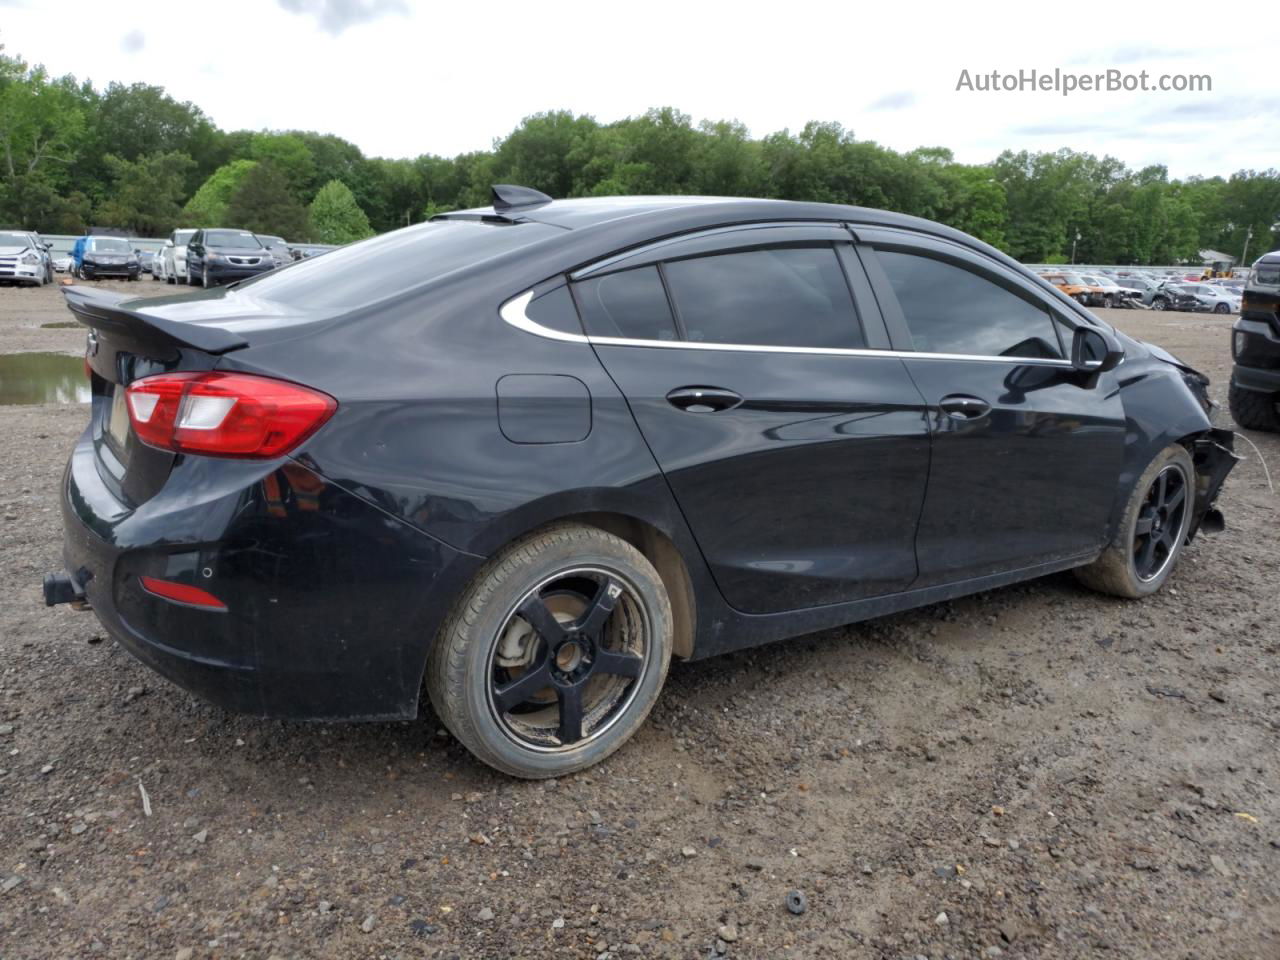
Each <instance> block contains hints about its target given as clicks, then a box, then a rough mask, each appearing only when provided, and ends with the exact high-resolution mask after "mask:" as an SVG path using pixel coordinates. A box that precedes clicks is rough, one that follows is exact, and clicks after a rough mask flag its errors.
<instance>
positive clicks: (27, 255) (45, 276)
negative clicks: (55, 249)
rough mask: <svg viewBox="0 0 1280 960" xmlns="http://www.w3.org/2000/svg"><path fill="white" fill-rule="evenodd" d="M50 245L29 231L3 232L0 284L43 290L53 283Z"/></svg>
mask: <svg viewBox="0 0 1280 960" xmlns="http://www.w3.org/2000/svg"><path fill="white" fill-rule="evenodd" d="M53 272H54V271H53V258H52V257H50V256H49V244H47V243H45V242H44V241H43V240H41V239H40V235H39V234H38V233H33V232H31V231H29V230H0V283H12V284H18V285H21V286H29V287H43V286H44V285H45V284H46V283H52V282H53Z"/></svg>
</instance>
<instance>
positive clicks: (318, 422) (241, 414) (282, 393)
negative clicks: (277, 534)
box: [126, 373, 338, 458]
mask: <svg viewBox="0 0 1280 960" xmlns="http://www.w3.org/2000/svg"><path fill="white" fill-rule="evenodd" d="M126 396H127V397H128V400H129V419H130V420H131V421H132V422H133V430H134V433H136V434H137V435H138V439H139V440H141V441H142V442H143V443H145V444H147V445H148V446H152V447H159V448H160V449H162V450H173V451H174V452H176V453H198V454H203V455H205V456H213V457H248V458H269V457H279V456H283V455H284V454H286V453H288V452H289V451H290V450H292V449H294V448H295V447H297V446H298V444H300V443H302V441H303V440H305V439H307V437H309V436H311V434H313V433H315V432H316V430H318V429H320V427H321V426H322V425H323V424H324V422H325V421H326V420H328V419H329V418H330V417H331V416H333V412H334V411H335V410H337V409H338V402H337V401H336V400H334V399H333V397H331V396H329V395H328V394H325V393H321V392H320V391H318V390H312V389H310V388H308V387H303V386H299V385H298V384H296V383H289V382H287V381H285V380H274V379H272V378H270V377H258V376H253V375H251V374H245V373H162V374H159V375H157V376H154V377H143V378H142V379H141V380H135V381H134V382H133V383H131V384H130V385H129V389H128V390H127V391H126Z"/></svg>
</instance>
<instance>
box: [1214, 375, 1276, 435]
mask: <svg viewBox="0 0 1280 960" xmlns="http://www.w3.org/2000/svg"><path fill="white" fill-rule="evenodd" d="M1227 405H1228V406H1229V407H1230V408H1231V419H1232V420H1234V421H1235V422H1236V423H1238V424H1239V425H1240V426H1242V427H1244V428H1245V429H1246V430H1267V431H1270V432H1271V433H1280V413H1277V411H1276V395H1275V394H1274V393H1262V392H1261V391H1258V390H1246V389H1245V388H1244V387H1238V386H1236V382H1235V381H1234V380H1232V381H1231V386H1230V387H1229V388H1228V390H1227Z"/></svg>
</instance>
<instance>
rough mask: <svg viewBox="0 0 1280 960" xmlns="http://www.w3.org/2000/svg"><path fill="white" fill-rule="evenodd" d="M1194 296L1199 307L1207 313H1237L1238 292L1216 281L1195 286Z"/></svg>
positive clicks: (1238, 310) (1238, 306)
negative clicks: (1198, 302)
mask: <svg viewBox="0 0 1280 960" xmlns="http://www.w3.org/2000/svg"><path fill="white" fill-rule="evenodd" d="M1194 290H1195V298H1196V299H1197V300H1198V301H1200V305H1201V309H1202V310H1205V311H1208V312H1209V313H1239V312H1240V294H1239V293H1238V292H1236V291H1234V290H1228V289H1226V288H1225V287H1221V286H1219V285H1218V284H1216V283H1201V284H1198V285H1197V286H1196V287H1195V288H1194Z"/></svg>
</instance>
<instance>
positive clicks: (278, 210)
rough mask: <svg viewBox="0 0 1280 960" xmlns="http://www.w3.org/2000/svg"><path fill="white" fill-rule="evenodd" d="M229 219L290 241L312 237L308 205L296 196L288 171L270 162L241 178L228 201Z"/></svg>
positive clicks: (261, 162)
mask: <svg viewBox="0 0 1280 960" xmlns="http://www.w3.org/2000/svg"><path fill="white" fill-rule="evenodd" d="M226 222H227V223H228V224H231V225H233V226H236V227H239V228H240V229H242V230H251V231H253V232H254V233H265V234H269V235H271V236H276V237H284V238H285V239H287V240H293V241H305V240H307V239H309V238H310V228H309V226H308V223H307V208H306V207H304V206H303V205H302V204H301V203H299V202H298V201H297V200H296V199H295V198H294V196H293V193H292V191H291V190H290V188H289V180H288V178H287V177H286V176H285V175H284V173H283V172H281V171H280V170H279V169H277V167H276V166H275V164H274V163H271V162H269V161H259V162H258V163H257V165H255V166H254V167H253V169H251V170H250V171H249V172H248V173H246V174H245V175H244V177H243V178H242V179H241V180H240V183H239V185H238V186H237V187H236V188H235V190H234V191H233V192H232V194H231V198H230V200H229V201H228V202H227V213H226Z"/></svg>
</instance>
